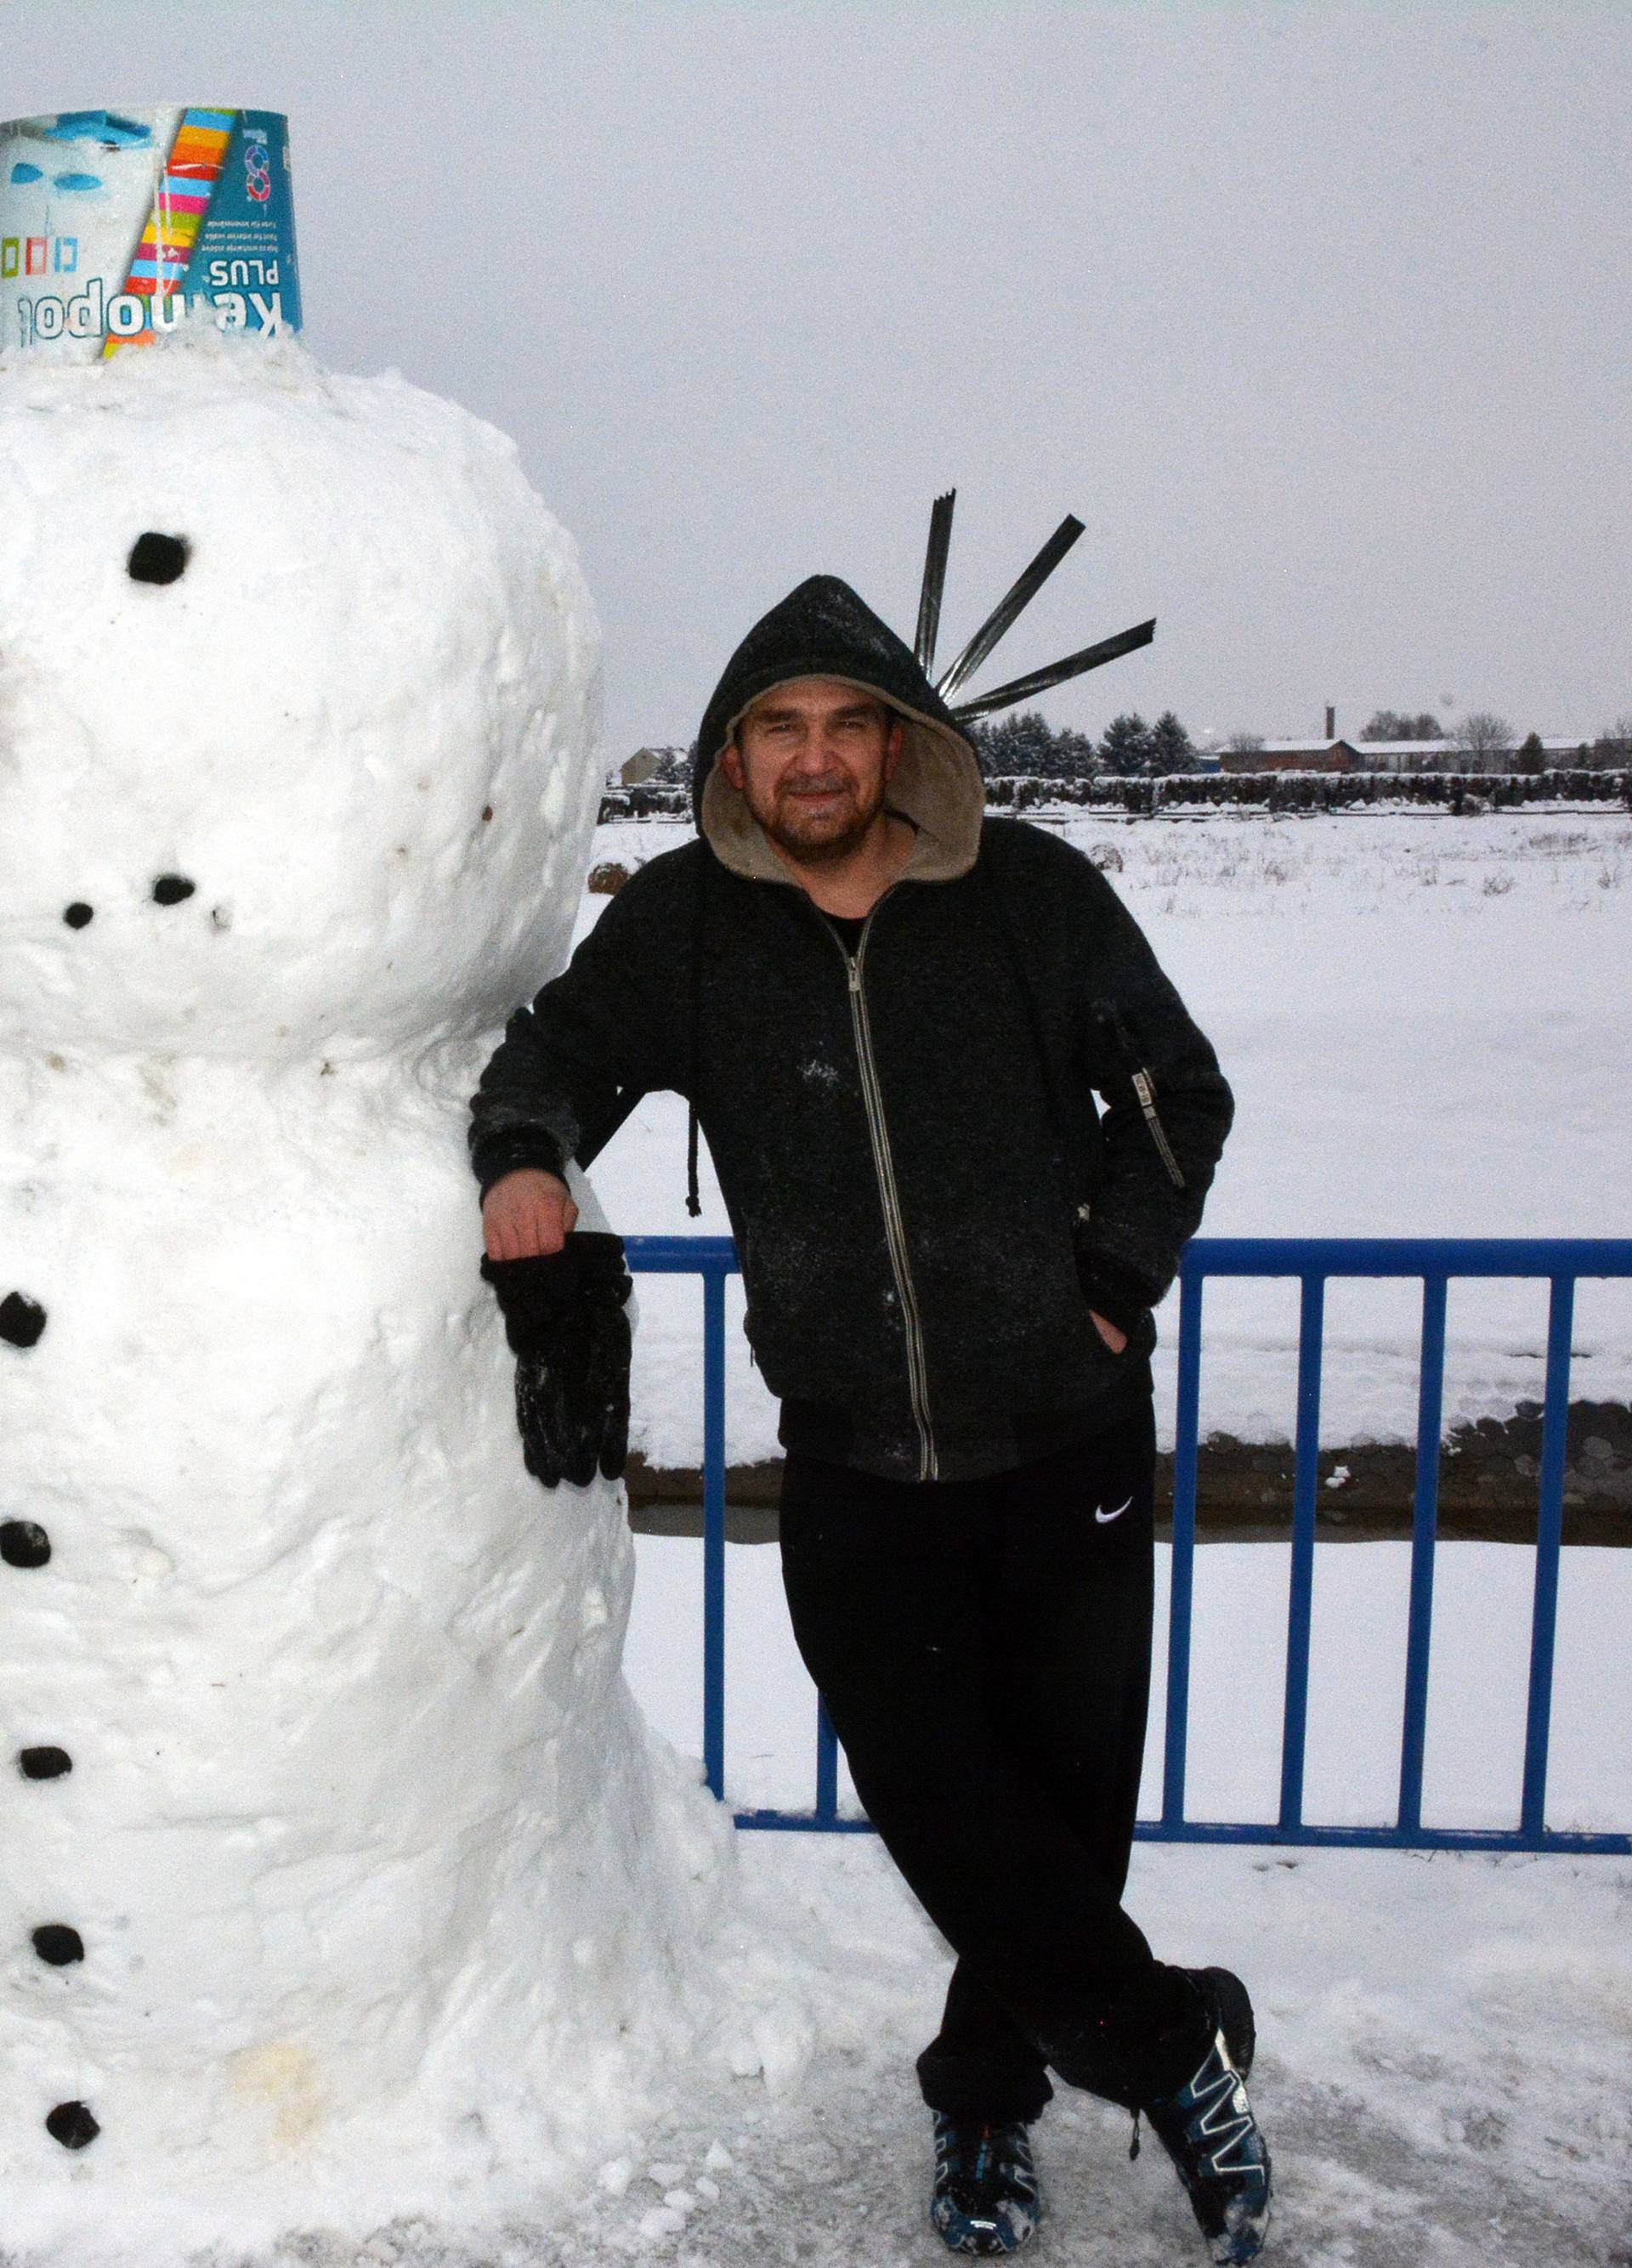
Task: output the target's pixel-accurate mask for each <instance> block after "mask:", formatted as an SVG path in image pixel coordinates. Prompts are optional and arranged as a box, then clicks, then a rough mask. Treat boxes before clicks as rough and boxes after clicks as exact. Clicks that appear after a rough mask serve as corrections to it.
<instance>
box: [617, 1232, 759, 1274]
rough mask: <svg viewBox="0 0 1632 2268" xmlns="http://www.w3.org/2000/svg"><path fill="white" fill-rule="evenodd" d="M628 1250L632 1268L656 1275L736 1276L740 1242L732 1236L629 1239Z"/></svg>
mask: <svg viewBox="0 0 1632 2268" xmlns="http://www.w3.org/2000/svg"><path fill="white" fill-rule="evenodd" d="M624 1253H625V1255H626V1256H627V1257H628V1261H629V1264H630V1266H631V1268H639V1269H645V1270H648V1271H649V1272H651V1273H653V1274H655V1275H667V1276H690V1275H704V1276H705V1275H711V1274H713V1273H716V1272H717V1273H719V1274H720V1275H724V1276H729V1275H733V1274H735V1270H736V1268H737V1264H738V1263H737V1256H736V1240H735V1238H734V1237H729V1236H627V1237H625V1238H624Z"/></svg>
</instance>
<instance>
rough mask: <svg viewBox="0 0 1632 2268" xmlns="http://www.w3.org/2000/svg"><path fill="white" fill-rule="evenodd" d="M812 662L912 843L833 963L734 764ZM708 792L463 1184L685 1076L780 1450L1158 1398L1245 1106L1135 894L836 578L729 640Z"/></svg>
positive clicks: (609, 941)
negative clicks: (1190, 1253) (861, 736)
mask: <svg viewBox="0 0 1632 2268" xmlns="http://www.w3.org/2000/svg"><path fill="white" fill-rule="evenodd" d="M816 676H819V677H828V678H837V679H839V680H841V681H846V682H848V683H853V684H855V685H857V686H860V687H863V688H865V689H867V690H868V692H870V693H873V694H875V695H878V696H881V697H882V699H883V700H884V701H886V702H887V703H889V704H890V707H891V708H892V709H894V710H895V711H897V713H898V714H899V716H900V717H901V718H902V719H903V721H904V725H905V746H904V749H903V753H902V756H901V759H900V762H899V763H898V765H897V770H896V772H895V776H894V777H893V779H892V781H891V783H890V792H889V800H890V808H891V809H892V810H894V811H897V812H898V813H899V814H901V815H902V816H903V817H905V819H907V820H909V821H911V822H912V825H913V827H914V828H915V830H916V838H915V841H914V843H913V847H912V852H911V854H910V856H909V858H908V861H907V864H906V866H905V869H904V871H903V873H902V874H901V875H900V877H899V879H898V880H897V881H896V882H895V883H894V884H893V885H892V886H891V887H890V889H889V890H887V891H886V892H885V894H884V895H883V896H882V898H881V899H880V900H879V902H878V903H877V904H876V905H875V908H874V909H873V911H872V912H871V914H869V915H868V918H867V921H866V923H865V924H864V926H863V929H862V932H861V935H860V944H859V946H858V948H857V950H856V952H855V953H854V954H851V953H850V952H849V951H848V950H847V948H846V944H845V942H844V940H843V939H842V938H841V936H840V934H839V932H838V931H837V930H836V929H834V927H833V926H832V925H831V923H830V922H829V921H828V919H827V917H825V915H823V913H822V912H821V910H820V909H819V908H817V906H816V904H815V903H814V902H813V901H812V900H811V899H810V898H809V896H808V895H806V893H805V891H804V890H803V889H802V888H801V886H800V885H799V883H798V882H797V881H796V880H794V877H793V875H792V873H790V872H789V870H788V868H787V867H786V866H785V865H783V863H782V862H781V860H780V859H779V857H778V856H777V854H776V852H775V851H774V850H773V849H772V845H771V843H770V842H769V841H768V839H767V838H766V836H764V832H763V831H762V830H761V828H760V827H759V826H758V823H757V821H755V819H754V818H753V816H752V814H750V811H749V809H748V807H747V806H746V804H745V803H744V801H743V799H742V797H741V796H740V795H739V794H738V793H737V792H735V790H734V789H733V788H732V787H731V786H730V785H729V784H728V783H727V780H726V777H725V776H724V774H723V772H722V771H721V770H720V769H719V763H718V758H719V756H720V751H721V750H722V749H723V748H724V747H726V746H727V743H728V741H729V740H730V737H731V734H732V732H733V731H734V729H735V725H736V722H737V720H738V718H740V717H741V716H742V713H743V711H745V710H746V709H747V708H748V707H749V706H750V703H752V702H754V701H756V700H757V699H758V698H759V696H761V695H762V694H764V693H765V692H768V691H769V690H770V689H771V688H772V686H775V685H779V684H785V683H786V682H788V681H790V680H792V679H794V678H800V677H816ZM693 798H694V808H695V810H696V813H697V816H698V831H699V840H698V841H697V842H696V843H688V844H686V845H685V846H684V847H683V849H681V850H677V851H668V852H666V853H664V854H663V855H662V856H661V857H660V858H654V859H653V860H651V862H650V863H649V864H648V865H645V866H643V867H642V868H641V869H640V870H639V873H636V874H635V875H633V876H632V877H631V880H629V881H628V882H627V883H626V884H625V885H624V887H623V889H621V890H620V891H619V892H618V894H617V896H616V897H615V898H614V899H613V900H612V901H611V902H610V903H609V906H608V907H607V909H606V910H605V912H604V913H603V914H602V917H601V919H600V921H599V922H598V923H597V924H596V926H595V928H594V930H593V931H592V932H590V934H589V935H588V936H587V938H586V939H584V941H583V943H582V944H581V945H580V946H579V948H578V950H577V952H576V953H575V954H573V956H572V961H571V962H570V963H569V965H568V967H567V968H565V970H564V971H563V972H562V974H561V975H560V976H557V977H555V978H553V979H552V980H551V981H550V983H548V984H546V985H545V986H544V987H543V990H542V991H541V992H540V993H539V994H538V996H537V998H535V1000H534V1002H533V1003H532V1005H531V1006H530V1007H522V1008H520V1009H518V1010H517V1012H516V1013H515V1014H514V1015H513V1017H512V1018H511V1020H510V1022H509V1024H508V1025H507V1027H506V1033H505V1037H504V1040H503V1042H502V1043H501V1044H500V1046H499V1047H498V1049H497V1050H496V1051H495V1053H494V1055H493V1057H491V1061H490V1062H489V1064H488V1065H487V1068H486V1069H485V1071H484V1072H483V1074H482V1079H481V1085H480V1087H479V1090H478V1092H477V1093H476V1094H475V1095H474V1096H473V1097H472V1099H471V1113H472V1116H471V1125H470V1155H471V1163H472V1167H473V1169H474V1171H475V1173H476V1178H477V1181H478V1182H479V1183H480V1185H481V1188H482V1191H483V1194H484V1195H485V1193H486V1191H487V1189H489V1188H491V1185H492V1183H493V1182H496V1181H498V1179H500V1178H501V1176H502V1175H505V1174H506V1173H510V1172H513V1171H514V1170H515V1169H516V1168H518V1167H523V1166H535V1167H545V1168H546V1169H547V1170H549V1171H550V1172H552V1173H557V1174H561V1175H565V1171H566V1167H567V1165H568V1162H569V1161H570V1160H572V1159H573V1158H574V1157H575V1156H576V1155H577V1153H578V1152H579V1151H580V1149H581V1148H584V1147H586V1146H593V1144H594V1140H595V1138H596V1135H597V1130H599V1129H600V1128H601V1127H602V1126H603V1125H604V1124H605V1123H608V1121H609V1119H611V1118H612V1117H614V1116H616V1104H617V1095H618V1092H619V1090H620V1089H630V1088H632V1089H635V1090H639V1091H646V1090H650V1089H653V1088H668V1089H673V1090H675V1091H676V1092H677V1093H679V1094H684V1095H686V1096H687V1097H688V1098H689V1100H690V1103H691V1106H692V1108H693V1110H694V1111H695V1113H696V1115H697V1117H698V1121H699V1122H700V1123H701V1127H702V1130H703V1132H704V1134H705V1137H706V1138H707V1141H708V1145H709V1150H710V1152H711V1154H712V1156H713V1163H714V1168H715V1171H716V1174H717V1175H718V1177H719V1181H720V1189H721V1192H722V1194H723V1196H724V1198H725V1202H726V1207H727V1211H728V1213H729V1215H730V1219H731V1225H732V1228H733V1230H734V1232H735V1238H736V1245H737V1252H738V1256H739V1258H740V1261H741V1263H742V1276H743V1283H744V1287H745V1290H746V1292H747V1300H748V1312H747V1317H746V1328H747V1331H748V1336H749V1338H750V1343H751V1344H752V1346H753V1349H754V1351H755V1355H756V1358H757V1361H758V1364H759V1367H760V1369H761V1371H762V1373H763V1374H764V1379H765V1381H766V1383H767V1385H768V1386H769V1387H770V1388H771V1389H772V1392H773V1393H774V1394H776V1395H779V1397H780V1398H781V1401H782V1424H781V1438H782V1440H783V1442H784V1443H785V1444H786V1446H787V1447H797V1448H800V1449H802V1450H806V1451H809V1452H810V1453H811V1454H816V1455H819V1456H825V1457H829V1458H831V1459H833V1460H834V1461H836V1462H840V1463H847V1464H852V1465H855V1466H858V1467H860V1468H861V1469H864V1470H867V1471H869V1472H875V1473H879V1474H882V1475H885V1476H890V1477H894V1478H900V1479H908V1480H913V1479H919V1480H925V1479H937V1478H938V1479H942V1480H955V1479H964V1478H974V1477H977V1476H980V1475H982V1474H986V1473H993V1472H998V1471H1001V1470H1003V1469H1006V1468H1008V1467H1009V1466H1012V1465H1015V1464H1017V1463H1021V1462H1024V1461H1025V1460H1026V1459H1028V1458H1030V1457H1032V1456H1037V1455H1041V1454H1045V1452H1046V1451H1048V1450H1050V1449H1052V1448H1055V1447H1062V1446H1064V1445H1066V1444H1067V1443H1068V1442H1070V1441H1071V1440H1075V1439H1086V1438H1087V1437H1089V1435H1091V1434H1092V1433H1093V1432H1096V1431H1098V1430H1100V1429H1102V1428H1104V1426H1107V1425H1111V1424H1113V1423H1115V1422H1116V1420H1117V1419H1118V1418H1120V1417H1122V1416H1123V1415H1125V1414H1126V1411H1127V1410H1128V1408H1129V1406H1130V1404H1131V1403H1133V1402H1134V1400H1136V1399H1137V1398H1138V1397H1139V1396H1141V1395H1148V1393H1149V1392H1150V1370H1149V1362H1148V1355H1149V1351H1150V1348H1151V1346H1152V1345H1153V1344H1154V1343H1155V1336H1156V1334H1155V1327H1154V1324H1153V1322H1152V1320H1151V1317H1150V1314H1149V1310H1150V1308H1151V1307H1153V1306H1154V1305H1155V1304H1156V1301H1157V1300H1159V1299H1160V1298H1161V1297H1162V1295H1163V1292H1165V1291H1166V1289H1167V1288H1168V1285H1170V1282H1171V1280H1172V1278H1173V1274H1174V1271H1175V1270H1176V1269H1177V1266H1178V1256H1179V1253H1180V1250H1181V1249H1182V1248H1183V1246H1184V1243H1185V1241H1186V1239H1187V1238H1188V1237H1189V1236H1191V1235H1192V1234H1193V1233H1194V1230H1195V1228H1196V1226H1197V1224H1198V1222H1199V1221H1200V1215H1201V1205H1202V1200H1203V1198H1204V1197H1205V1195H1206V1191H1207V1186H1208V1184H1209V1182H1211V1180H1212V1177H1213V1172H1214V1168H1215V1165H1216V1162H1217V1160H1218V1156H1219V1152H1220V1151H1221V1149H1222V1145H1223V1141H1224V1137H1225V1135H1226V1134H1227V1132H1228V1131H1229V1127H1230V1116H1231V1108H1232V1106H1231V1101H1230V1090H1229V1088H1228V1086H1226V1085H1225V1083H1224V1080H1223V1079H1222V1076H1221V1074H1220V1071H1219V1068H1218V1064H1217V1060H1216V1058H1215V1056H1214V1053H1213V1050H1212V1049H1211V1048H1210V1047H1209V1046H1208V1044H1207V1041H1206V1040H1205V1039H1204V1038H1203V1037H1202V1035H1201V1034H1200V1032H1199V1031H1198V1030H1197V1028H1196V1027H1195V1025H1194V1024H1193V1023H1192V1021H1191V1020H1190V1018H1189V1017H1188V1016H1187V1015H1186V1013H1185V1009H1184V1006H1183V1004H1182V1003H1181V1001H1180V1000H1179V998H1178V994H1177V993H1176V992H1175V991H1174V990H1173V988H1172V986H1171V985H1170V983H1168V981H1167V979H1166V978H1165V977H1164V976H1163V974H1162V972H1161V970H1160V968H1158V967H1157V966H1156V960H1155V958H1154V956H1153V955H1152V954H1151V952H1150V948H1149V946H1148V945H1147V944H1146V942H1145V940H1144V938H1143V936H1142V935H1141V932H1140V930H1139V928H1138V925H1137V924H1135V922H1134V919H1133V917H1132V916H1131V915H1129V914H1128V912H1127V911H1126V909H1125V908H1124V907H1123V906H1122V904H1121V902H1120V901H1119V899H1118V898H1117V896H1116V895H1115V893H1114V891H1113V890H1112V889H1111V885H1110V884H1109V882H1107V881H1106V880H1105V879H1104V876H1103V875H1102V874H1101V873H1099V871H1098V869H1097V867H1096V866H1095V865H1093V864H1092V862H1091V861H1090V860H1089V859H1088V858H1084V857H1083V856H1082V853H1081V852H1080V851H1075V850H1074V849H1072V848H1071V846H1070V845H1069V844H1067V843H1064V842H1062V841H1060V839H1059V838H1058V837H1056V836H1052V835H1050V834H1048V833H1046V832H1045V831H1044V830H1043V829H1041V828H1033V827H1029V826H1027V825H1025V824H1024V823H1023V822H1022V821H1014V820H1000V819H987V818H986V817H985V814H984V796H983V789H982V784H981V779H980V774H979V770H978V766H977V764H976V762H975V758H974V753H973V750H972V748H971V746H970V744H969V742H968V740H966V739H965V738H964V734H963V733H962V732H961V731H960V730H959V728H958V725H957V724H956V720H955V719H954V718H953V717H952V716H951V714H950V712H949V711H948V710H947V708H946V706H945V704H944V703H942V701H941V699H940V697H939V696H937V695H936V693H935V692H934V689H933V688H932V687H931V686H930V684H929V683H928V681H927V678H926V677H925V675H924V673H923V672H922V670H921V669H920V668H919V666H918V664H917V662H916V660H915V659H914V658H913V655H912V652H911V650H910V649H909V648H908V647H907V646H906V645H905V644H903V642H902V641H901V640H900V639H899V638H898V637H896V636H895V634H894V632H893V631H891V630H889V629H888V628H887V627H886V625H885V624H884V623H883V622H881V621H880V620H879V619H878V617H877V616H876V615H874V614H873V613H872V612H871V611H870V610H869V609H868V608H867V607H866V606H865V605H864V604H863V603H862V601H861V600H860V599H859V598H858V597H857V596H856V594H855V593H854V592H853V591H852V590H850V589H849V588H848V586H847V585H845V584H844V583H841V582H839V581H838V580H837V579H836V578H833V577H831V576H816V577H813V578H811V579H810V580H809V582H806V583H803V584H801V585H800V586H799V588H798V589H797V590H796V591H794V592H793V593H791V594H790V595H789V597H787V598H786V599H785V600H783V601H782V603H781V604H780V605H779V606H778V607H776V608H773V609H772V612H771V613H770V614H768V615H766V616H765V617H764V620H763V621H762V622H759V623H757V625H756V626H755V628H754V629H753V630H750V633H749V635H748V637H746V638H745V639H744V640H743V641H742V644H741V645H740V646H739V647H738V649H737V651H736V652H735V654H734V655H733V656H732V658H731V660H730V661H729V663H728V664H727V667H726V671H725V674H724V675H723V676H722V678H721V679H720V685H719V687H718V689H716V691H715V693H714V696H713V699H712V700H711V701H710V703H709V704H708V709H707V711H706V713H705V717H704V720H703V726H702V730H701V732H700V733H699V734H698V755H697V765H696V771H695V775H694V780H693ZM1096 1096H1098V1097H1100V1098H1102V1099H1103V1108H1102V1107H1100V1105H1098V1104H1097V1101H1096ZM1090 1303H1091V1305H1092V1307H1095V1308H1096V1309H1097V1311H1098V1312H1099V1313H1100V1314H1103V1315H1104V1316H1105V1317H1106V1318H1107V1319H1108V1320H1109V1321H1111V1322H1114V1323H1117V1324H1119V1326H1120V1327H1121V1328H1122V1329H1126V1331H1127V1332H1128V1333H1129V1336H1130V1344H1129V1345H1128V1348H1127V1350H1126V1351H1125V1352H1124V1353H1122V1354H1119V1355H1113V1354H1112V1353H1111V1351H1110V1349H1109V1348H1108V1347H1107V1345H1106V1344H1105V1342H1104V1339H1103V1337H1101V1336H1100V1334H1099V1332H1098V1331H1097V1329H1095V1327H1094V1324H1093V1322H1091V1320H1090V1317H1089V1306H1090Z"/></svg>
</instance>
